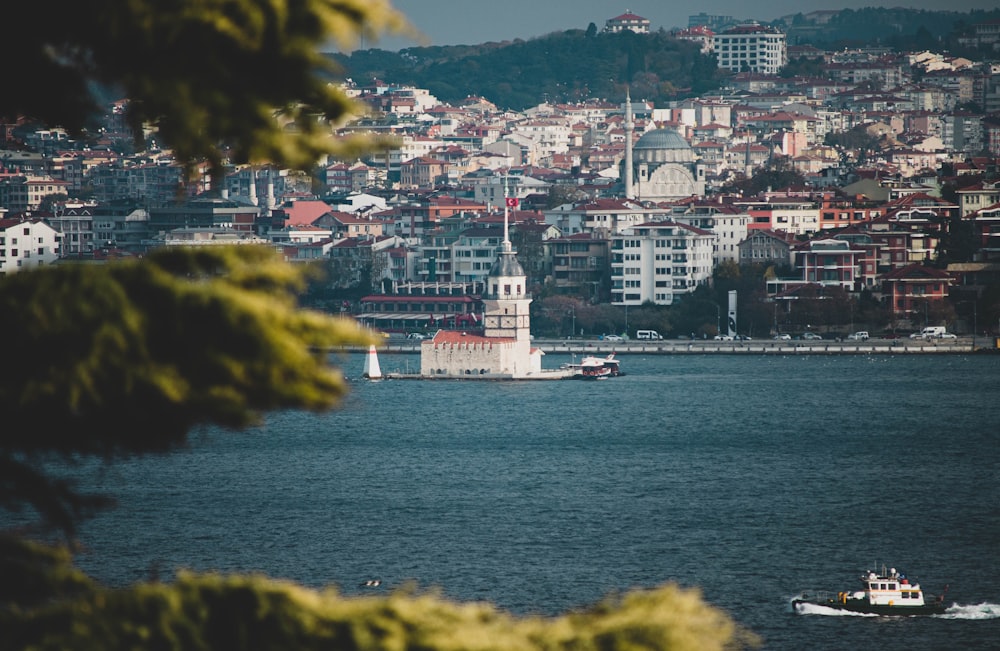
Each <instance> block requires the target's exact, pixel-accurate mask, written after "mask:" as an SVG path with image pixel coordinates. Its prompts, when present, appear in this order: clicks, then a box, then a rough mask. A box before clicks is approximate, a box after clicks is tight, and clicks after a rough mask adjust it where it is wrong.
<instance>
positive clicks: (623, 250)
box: [611, 221, 715, 306]
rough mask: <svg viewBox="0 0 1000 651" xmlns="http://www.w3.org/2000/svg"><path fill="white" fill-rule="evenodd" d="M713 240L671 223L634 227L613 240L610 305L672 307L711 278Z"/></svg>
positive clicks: (683, 225) (616, 235) (623, 231)
mask: <svg viewBox="0 0 1000 651" xmlns="http://www.w3.org/2000/svg"><path fill="white" fill-rule="evenodd" d="M714 243H715V236H714V235H713V234H712V233H709V232H708V231H704V230H702V229H700V228H695V227H694V226H688V225H687V224H679V223H677V222H672V221H664V222H654V223H648V224H643V225H641V226H634V227H630V228H626V229H624V230H622V231H621V232H620V233H617V234H614V235H612V236H611V303H612V304H614V305H635V306H638V305H642V304H643V303H645V302H647V301H652V302H653V303H656V304H657V305H670V304H672V303H673V302H674V299H675V297H677V296H681V295H684V294H690V293H691V292H693V291H694V290H695V288H697V287H698V286H699V285H705V284H708V283H710V282H711V280H712V249H713V246H714Z"/></svg>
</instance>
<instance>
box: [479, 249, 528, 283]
mask: <svg viewBox="0 0 1000 651" xmlns="http://www.w3.org/2000/svg"><path fill="white" fill-rule="evenodd" d="M523 275H525V274H524V268H523V267H522V266H521V263H520V262H518V261H517V256H516V255H515V254H514V253H513V252H505V251H501V252H500V254H499V255H498V256H497V259H496V261H495V262H494V263H493V266H492V267H490V272H489V273H488V274H487V276H489V277H492V278H496V277H498V276H505V277H507V278H510V277H511V276H523Z"/></svg>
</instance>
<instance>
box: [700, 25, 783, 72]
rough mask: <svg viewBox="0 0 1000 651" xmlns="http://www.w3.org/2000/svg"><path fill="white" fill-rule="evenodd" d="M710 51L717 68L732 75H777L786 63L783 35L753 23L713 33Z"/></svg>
mask: <svg viewBox="0 0 1000 651" xmlns="http://www.w3.org/2000/svg"><path fill="white" fill-rule="evenodd" d="M713 49H714V50H715V54H716V56H717V57H718V60H719V67H720V68H724V69H726V70H731V71H733V72H758V73H761V74H765V75H776V74H778V70H780V69H781V67H782V66H783V65H785V63H787V61H788V53H787V45H786V43H785V34H784V33H783V32H781V31H779V30H777V29H775V28H773V27H768V26H765V25H758V24H755V23H750V24H745V25H738V26H736V27H733V28H731V29H727V30H725V31H723V32H720V33H718V34H716V35H715V36H714V38H713Z"/></svg>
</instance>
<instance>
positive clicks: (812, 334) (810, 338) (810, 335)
mask: <svg viewBox="0 0 1000 651" xmlns="http://www.w3.org/2000/svg"><path fill="white" fill-rule="evenodd" d="M802 338H803V339H805V340H807V341H816V340H819V339H822V338H823V337H821V336H819V335H818V334H816V333H815V332H803V333H802Z"/></svg>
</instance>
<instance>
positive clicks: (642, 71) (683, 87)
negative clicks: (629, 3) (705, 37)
mask: <svg viewBox="0 0 1000 651" xmlns="http://www.w3.org/2000/svg"><path fill="white" fill-rule="evenodd" d="M332 56H335V57H336V58H337V60H338V62H339V63H340V64H341V65H342V66H343V68H344V70H345V74H346V75H347V76H348V77H351V78H353V79H354V81H355V82H357V83H359V84H363V83H366V82H368V81H370V80H371V79H373V78H378V79H383V80H385V81H389V82H391V83H398V84H412V85H414V86H416V87H419V88H426V89H428V90H429V91H430V92H431V93H432V94H434V95H435V96H437V97H438V98H439V99H440V100H441V101H443V102H449V103H455V102H457V101H460V100H462V99H464V98H465V97H467V96H469V95H480V96H483V97H486V98H487V99H489V100H490V101H492V102H495V103H496V104H497V105H498V106H500V107H502V108H511V109H515V110H520V109H523V108H525V107H528V106H534V105H536V104H538V103H539V102H542V101H551V102H566V101H576V100H581V99H587V98H593V97H604V98H609V99H610V98H621V97H623V96H624V94H625V86H626V85H628V86H630V87H631V90H632V97H633V98H635V99H648V100H652V101H655V102H658V103H662V102H664V101H666V100H669V99H676V98H677V97H680V96H684V95H688V94H698V93H703V92H705V91H708V90H711V89H713V88H717V87H718V85H719V79H720V77H721V73H720V72H719V71H718V70H717V68H716V64H715V60H714V58H712V57H708V56H705V55H703V54H702V53H701V52H700V51H699V49H698V46H697V45H695V44H693V43H689V42H687V41H682V40H678V39H676V38H674V37H672V36H671V35H669V34H667V33H666V32H664V31H662V30H661V31H660V32H657V33H654V34H642V35H641V34H633V33H631V32H624V33H619V34H604V33H597V32H596V29H593V28H591V29H588V30H586V31H584V30H568V31H565V32H555V33H552V34H549V35H547V36H543V37H539V38H534V39H531V40H527V41H522V40H515V41H512V42H505V43H487V44H483V45H478V46H468V45H463V46H454V47H416V48H408V49H404V50H401V51H399V52H388V51H385V50H374V49H373V50H363V51H356V52H354V53H352V54H351V55H348V56H345V55H332Z"/></svg>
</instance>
